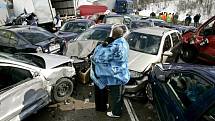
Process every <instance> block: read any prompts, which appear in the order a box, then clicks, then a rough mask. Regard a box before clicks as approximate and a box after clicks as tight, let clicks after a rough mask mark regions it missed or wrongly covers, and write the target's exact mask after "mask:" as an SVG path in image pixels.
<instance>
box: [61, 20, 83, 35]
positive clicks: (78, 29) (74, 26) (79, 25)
mask: <svg viewBox="0 0 215 121" xmlns="http://www.w3.org/2000/svg"><path fill="white" fill-rule="evenodd" d="M86 29H87V22H68V23H65V24H64V25H63V26H62V27H61V28H60V31H63V32H74V33H82V32H83V31H85V30H86Z"/></svg>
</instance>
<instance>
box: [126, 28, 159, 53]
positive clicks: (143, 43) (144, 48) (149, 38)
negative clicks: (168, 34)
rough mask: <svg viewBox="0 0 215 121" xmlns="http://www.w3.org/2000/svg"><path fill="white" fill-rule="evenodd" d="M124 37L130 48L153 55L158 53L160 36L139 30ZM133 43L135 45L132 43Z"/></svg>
mask: <svg viewBox="0 0 215 121" xmlns="http://www.w3.org/2000/svg"><path fill="white" fill-rule="evenodd" d="M126 39H127V40H128V44H129V46H130V49H132V50H135V51H139V52H143V53H147V54H153V55H156V54H157V53H158V50H159V47H160V42H161V36H155V35H150V34H145V33H139V32H132V33H130V34H129V35H128V36H127V37H126ZM134 43H135V44H137V45H134Z"/></svg>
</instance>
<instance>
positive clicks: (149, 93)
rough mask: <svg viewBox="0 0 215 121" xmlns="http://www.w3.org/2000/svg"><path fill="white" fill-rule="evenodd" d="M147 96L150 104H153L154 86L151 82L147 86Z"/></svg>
mask: <svg viewBox="0 0 215 121" xmlns="http://www.w3.org/2000/svg"><path fill="white" fill-rule="evenodd" d="M146 96H147V98H148V100H149V101H150V102H153V92H152V84H151V83H149V82H148V83H147V84H146Z"/></svg>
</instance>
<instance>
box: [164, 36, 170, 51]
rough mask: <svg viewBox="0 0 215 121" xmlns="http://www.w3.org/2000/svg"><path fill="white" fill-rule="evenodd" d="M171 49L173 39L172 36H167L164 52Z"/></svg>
mask: <svg viewBox="0 0 215 121" xmlns="http://www.w3.org/2000/svg"><path fill="white" fill-rule="evenodd" d="M170 48H171V39H170V36H169V35H168V36H166V38H165V42H164V46H163V52H165V51H167V50H169V49H170Z"/></svg>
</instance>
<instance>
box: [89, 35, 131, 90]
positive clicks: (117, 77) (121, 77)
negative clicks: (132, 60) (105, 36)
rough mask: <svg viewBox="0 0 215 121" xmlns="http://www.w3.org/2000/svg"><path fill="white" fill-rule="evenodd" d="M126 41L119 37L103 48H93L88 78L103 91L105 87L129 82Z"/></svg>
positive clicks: (99, 46) (100, 46)
mask: <svg viewBox="0 0 215 121" xmlns="http://www.w3.org/2000/svg"><path fill="white" fill-rule="evenodd" d="M128 50H129V45H128V43H127V41H126V40H125V39H124V38H123V37H121V38H118V39H116V40H115V41H113V42H112V43H110V44H108V46H106V47H104V46H102V45H101V44H100V45H98V46H97V47H96V48H95V51H94V54H93V56H92V66H91V71H90V77H91V79H92V80H93V81H94V83H95V84H96V85H97V86H98V87H99V88H100V89H103V88H104V87H105V86H106V85H124V84H126V83H127V82H128V81H129V80H130V73H129V70H128Z"/></svg>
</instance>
